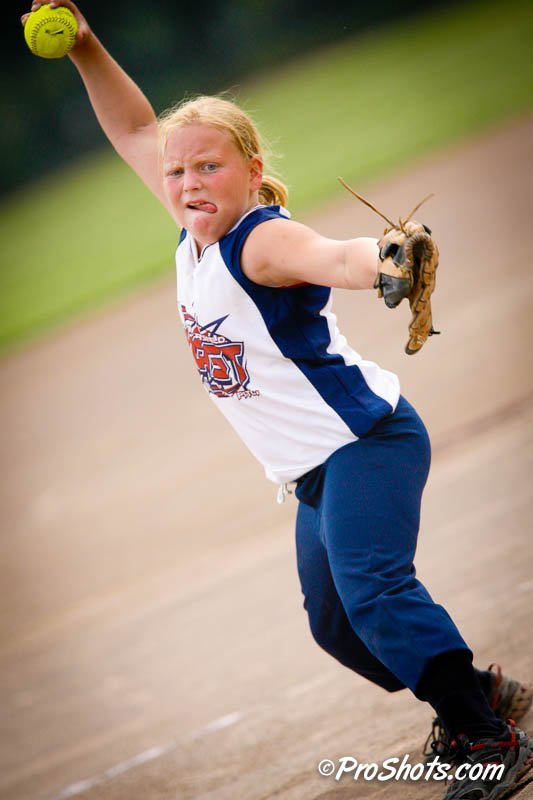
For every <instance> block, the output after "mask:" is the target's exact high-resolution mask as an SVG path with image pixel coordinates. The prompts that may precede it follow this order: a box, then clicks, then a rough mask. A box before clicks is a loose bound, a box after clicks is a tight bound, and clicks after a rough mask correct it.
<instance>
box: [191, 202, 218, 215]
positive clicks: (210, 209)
mask: <svg viewBox="0 0 533 800" xmlns="http://www.w3.org/2000/svg"><path fill="white" fill-rule="evenodd" d="M189 207H190V208H194V209H195V210H196V211H205V212H206V213H207V214H214V213H215V211H216V210H217V207H216V206H215V205H214V203H208V202H205V203H191V204H190V206H189Z"/></svg>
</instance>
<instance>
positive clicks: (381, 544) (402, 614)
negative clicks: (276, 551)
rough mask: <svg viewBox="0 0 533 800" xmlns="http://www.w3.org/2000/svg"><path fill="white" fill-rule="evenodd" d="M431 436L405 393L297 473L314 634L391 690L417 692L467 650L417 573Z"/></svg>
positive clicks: (300, 542)
mask: <svg viewBox="0 0 533 800" xmlns="http://www.w3.org/2000/svg"><path fill="white" fill-rule="evenodd" d="M429 464H430V444H429V437H428V434H427V431H426V429H425V427H424V424H423V422H422V420H421V419H420V417H419V416H418V414H417V413H416V411H415V409H414V408H413V407H412V406H411V405H410V404H409V403H408V402H407V400H405V398H403V397H401V398H400V402H399V404H398V407H397V409H396V411H395V412H394V414H391V415H390V416H388V417H386V418H385V419H383V420H382V421H381V422H379V423H378V424H377V425H376V426H375V427H374V428H373V429H372V431H371V432H370V433H369V434H367V435H366V436H364V437H362V438H360V439H358V440H357V441H354V442H351V443H350V444H347V445H345V446H344V447H342V448H340V449H339V450H337V451H336V452H335V453H333V454H332V455H331V456H330V457H329V458H328V459H327V461H325V462H324V464H322V465H321V466H319V467H317V468H316V469H314V470H311V472H308V473H307V474H306V475H304V476H303V478H301V479H300V480H299V481H298V485H297V488H296V492H295V493H296V496H297V497H298V500H299V501H300V502H299V505H298V515H297V520H296V545H297V559H298V572H299V576H300V582H301V586H302V592H303V594H304V597H305V600H304V607H305V609H306V610H307V612H308V615H309V623H310V627H311V631H312V634H313V636H314V638H315V639H316V641H317V642H318V644H319V645H320V646H321V647H322V648H324V650H326V651H327V652H328V653H330V654H331V655H332V656H334V657H335V658H336V659H337V660H338V661H340V662H341V663H342V664H344V665H345V666H347V667H349V668H350V669H352V670H354V671H355V672H357V673H359V674H360V675H363V676H364V677H365V678H368V679H369V680H371V681H373V682H374V683H376V684H378V685H379V686H382V687H383V688H384V689H387V690H388V691H391V692H392V691H397V690H398V689H402V688H404V687H408V688H409V689H411V690H412V691H415V689H416V686H417V684H418V682H419V680H420V678H421V676H422V673H423V672H424V669H425V667H426V666H427V664H428V663H429V661H431V659H432V658H434V657H435V656H437V655H439V654H441V653H443V652H446V651H449V650H461V649H465V650H468V646H467V645H466V643H465V642H464V640H463V638H462V637H461V635H460V634H459V631H458V630H457V628H456V626H455V624H454V623H453V621H452V620H451V618H450V616H449V615H448V614H447V612H446V611H445V610H444V608H443V607H442V606H440V605H438V604H436V603H435V602H434V601H433V600H432V598H431V597H430V595H429V593H428V592H427V590H426V589H425V588H424V586H423V585H422V584H421V583H420V581H419V580H418V579H417V577H416V572H415V567H414V563H413V559H414V556H415V550H416V543H417V536H418V529H419V523H420V504H421V498H422V491H423V489H424V485H425V483H426V479H427V475H428V472H429Z"/></svg>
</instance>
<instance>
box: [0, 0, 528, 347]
mask: <svg viewBox="0 0 533 800" xmlns="http://www.w3.org/2000/svg"><path fill="white" fill-rule="evenodd" d="M530 9H531V6H530V4H529V3H527V2H524V0H509V2H506V3H505V4H502V3H501V1H500V0H496V2H494V1H493V2H486V3H480V2H475V3H468V4H466V5H462V6H455V7H453V8H451V9H448V10H442V9H441V10H440V11H438V12H433V13H429V14H427V15H426V16H424V17H421V18H418V19H412V20H409V21H407V22H405V23H402V24H400V25H395V26H394V27H389V28H385V29H380V30H377V31H374V32H370V33H367V34H366V35H364V36H360V37H358V38H357V39H354V40H351V41H348V40H345V41H344V42H343V43H342V44H341V45H339V46H337V47H332V48H328V49H326V50H322V51H320V52H317V53H316V54H314V55H313V56H308V57H306V58H304V59H300V60H298V61H296V62H294V63H293V64H288V65H287V64H286V65H282V66H280V67H279V68H278V69H277V70H274V71H270V72H269V74H268V76H263V77H261V78H260V79H257V80H255V81H254V82H251V83H248V84H247V85H245V86H243V87H241V88H240V89H239V90H238V92H237V94H238V99H239V101H241V102H242V103H243V104H244V106H245V107H246V108H247V109H249V110H250V111H251V112H252V114H253V116H254V117H255V119H256V121H257V122H258V123H259V125H260V127H261V129H262V130H263V131H264V133H265V134H266V137H267V138H268V139H269V140H270V141H271V143H272V144H273V147H274V150H275V151H276V152H279V153H281V154H283V157H282V158H280V159H279V160H277V161H276V162H275V166H276V168H277V171H278V172H279V173H280V174H281V175H282V176H283V177H284V179H285V180H286V182H287V183H288V184H289V188H290V194H291V203H290V206H291V210H292V211H293V213H299V212H301V211H302V210H304V209H308V208H310V207H312V206H315V205H317V204H319V203H320V202H322V201H324V200H326V199H328V198H329V197H331V196H332V195H334V194H335V193H340V192H342V191H344V190H342V189H341V188H340V187H339V185H338V183H337V181H336V176H337V175H338V174H342V175H343V177H344V178H345V179H346V180H348V181H349V182H352V183H354V184H360V183H361V182H362V181H365V180H368V179H370V178H375V177H376V176H378V175H382V174H384V173H385V172H386V171H387V170H390V169H391V168H393V167H397V166H399V165H400V164H404V163H406V162H408V161H409V160H410V159H413V158H415V157H417V156H419V155H420V154H422V153H424V152H428V151H430V150H432V149H435V148H437V147H439V146H442V145H444V144H446V143H448V142H450V141H453V140H455V139H458V138H460V137H461V136H463V135H465V134H468V133H470V132H473V131H475V130H478V129H481V128H484V127H487V126H489V125H491V124H493V123H495V122H497V121H498V120H502V119H505V118H508V117H511V116H512V115H514V114H518V113H520V112H521V111H523V110H525V109H526V108H528V107H530V106H531V102H532V99H533V92H532V88H533V67H532V62H531V58H530V56H529V50H530V42H531V38H532V35H531V34H532V15H531V10H530ZM50 68H51V69H53V65H52V66H51V67H50ZM169 100H170V99H169ZM28 102H30V100H29V101H28ZM87 113H88V114H89V113H91V112H90V110H89V108H88V110H87ZM43 146H46V145H45V144H44V143H43ZM430 188H431V187H428V189H430ZM458 191H460V187H458ZM177 236H178V231H177V229H176V227H175V224H174V223H173V222H172V220H171V219H170V217H168V215H167V214H166V213H165V211H164V210H163V209H162V207H160V206H159V204H158V203H157V201H156V200H155V199H154V198H152V196H151V195H150V194H149V192H148V191H147V190H146V189H145V188H144V187H143V186H142V184H141V182H140V181H139V180H138V179H137V178H136V176H135V175H133V174H132V173H130V171H129V170H128V168H127V167H126V166H125V165H123V164H122V162H120V160H119V159H118V158H117V157H116V156H115V155H114V153H112V152H111V151H109V150H108V151H106V152H105V153H103V154H101V155H98V156H93V157H91V158H87V159H84V160H83V161H80V162H78V163H77V164H76V165H74V166H71V167H70V168H68V169H64V170H62V171H61V173H60V174H58V175H53V176H49V177H47V178H46V179H43V180H39V181H36V183H35V185H33V186H31V187H28V188H25V189H24V190H21V191H20V192H19V193H18V194H17V195H15V196H13V197H11V198H10V199H9V201H8V202H5V203H4V204H3V205H2V207H1V214H0V242H1V244H0V264H1V271H0V348H3V349H6V348H7V347H9V346H12V345H13V344H15V343H18V342H22V341H24V340H26V339H28V338H30V337H34V336H35V335H37V334H38V333H39V332H41V331H43V330H46V329H48V328H50V327H51V326H54V325H57V324H58V323H60V322H62V321H63V320H65V319H68V318H70V317H72V316H74V315H75V314H77V313H79V312H81V311H83V310H86V309H88V308H92V307H94V306H96V305H99V304H102V303H103V302H105V301H107V300H108V299H109V298H111V297H114V296H116V295H117V294H120V293H121V292H123V291H124V290H126V289H128V288H131V287H134V286H138V285H140V284H142V283H145V282H148V281H150V280H152V279H153V278H154V277H156V276H158V275H163V274H168V273H169V272H170V271H172V269H173V257H172V256H173V250H174V247H175V244H176V242H177Z"/></svg>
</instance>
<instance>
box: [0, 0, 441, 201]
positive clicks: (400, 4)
mask: <svg viewBox="0 0 533 800" xmlns="http://www.w3.org/2000/svg"><path fill="white" fill-rule="evenodd" d="M455 4H456V3H453V2H451V0H431V2H423V0H410V1H409V2H406V0H397V2H393V0H381V1H380V2H379V3H371V2H359V1H357V2H354V1H353V0H351V2H350V0H336V2H333V3H325V2H323V0H292V1H291V2H282V0H270V1H269V2H263V1H262V0H241V2H237V1H236V0H204V2H183V3H175V2H170V0H153V1H152V2H149V3H148V2H146V1H145V2H142V3H141V2H139V1H138V0H128V2H125V0H115V2H112V3H106V2H103V3H98V4H90V3H85V4H84V5H81V6H80V8H81V10H82V12H83V13H84V14H85V16H86V17H87V18H88V20H89V22H90V24H91V26H92V27H93V29H94V31H95V32H96V34H97V35H98V36H99V37H100V39H101V40H102V41H103V42H104V44H105V45H106V46H107V47H108V49H109V50H110V51H111V52H112V54H113V55H114V56H115V58H116V59H117V60H118V61H119V62H120V63H121V64H122V65H123V66H124V68H125V69H126V71H128V72H129V73H130V74H131V75H132V77H133V78H134V80H136V81H137V82H138V83H139V85H140V86H141V87H142V88H143V90H144V91H145V92H146V94H147V95H148V97H149V98H150V100H151V102H152V103H153V105H154V107H155V109H156V111H157V112H158V113H159V112H160V111H162V110H163V109H164V108H165V107H167V106H169V105H172V104H173V103H174V102H176V101H177V100H179V99H181V97H183V96H184V95H185V94H188V93H197V92H207V93H211V92H215V91H220V90H222V89H225V88H229V87H233V86H236V85H239V84H240V83H241V82H242V81H243V80H245V79H246V78H248V77H249V75H250V74H252V73H257V72H261V71H263V72H264V71H268V68H269V66H276V67H278V66H279V64H280V62H283V61H287V60H290V59H291V58H292V57H296V56H297V55H298V54H300V53H303V52H305V51H309V50H312V49H313V48H314V47H315V46H318V45H322V44H326V43H331V42H336V41H340V40H341V39H344V38H345V37H348V36H353V35H354V34H356V33H358V32H360V31H363V30H365V29H368V28H370V27H375V26H379V25H380V24H382V23H384V22H388V21H391V20H394V19H406V18H408V17H411V16H414V15H416V14H417V13H419V12H421V11H426V10H427V9H429V8H436V7H439V6H452V5H455ZM29 6H30V3H28V4H27V5H20V7H19V11H20V14H22V13H24V12H25V11H28V10H29ZM6 39H7V41H6V44H7V49H8V62H7V63H8V70H3V71H2V73H1V76H0V86H1V97H2V110H3V121H4V124H3V126H1V128H0V145H1V148H2V150H1V151H2V152H3V153H4V154H7V157H4V158H3V159H2V163H1V167H0V170H1V172H0V187H1V189H0V191H1V193H2V194H6V193H7V192H10V191H12V190H14V189H16V188H20V187H21V186H23V185H24V184H25V183H26V182H28V181H29V180H30V179H31V180H34V179H35V178H36V177H40V176H42V175H44V174H46V173H48V172H53V171H54V170H55V169H56V168H57V167H58V166H60V165H62V164H65V163H66V162H69V161H70V162H71V161H73V160H75V159H76V158H77V157H78V156H80V155H83V154H85V153H87V152H89V151H91V150H94V149H95V148H97V147H98V146H100V145H101V144H102V143H103V141H104V138H103V134H102V133H101V131H100V129H99V127H98V125H97V123H96V120H95V119H94V117H93V115H92V114H91V113H90V111H88V102H87V99H86V96H85V92H84V89H83V86H82V84H81V81H80V80H79V77H78V75H77V73H76V71H75V69H74V68H73V67H72V65H71V64H70V63H69V62H68V59H64V60H62V61H55V62H50V61H46V60H44V59H39V58H35V56H32V55H31V53H30V51H29V50H28V48H27V47H26V44H25V42H24V38H23V33H22V28H21V27H20V28H19V30H18V32H16V33H15V34H14V35H10V36H9V37H6ZM44 143H46V146H44Z"/></svg>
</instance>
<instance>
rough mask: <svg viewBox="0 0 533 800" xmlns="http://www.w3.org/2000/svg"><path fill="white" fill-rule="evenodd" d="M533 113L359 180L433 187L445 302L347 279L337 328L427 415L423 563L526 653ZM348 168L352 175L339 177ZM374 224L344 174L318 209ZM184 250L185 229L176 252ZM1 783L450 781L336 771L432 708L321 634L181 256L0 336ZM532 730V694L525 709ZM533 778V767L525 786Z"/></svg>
mask: <svg viewBox="0 0 533 800" xmlns="http://www.w3.org/2000/svg"><path fill="white" fill-rule="evenodd" d="M532 134H533V118H531V117H530V118H527V119H525V118H522V119H519V120H516V121H514V122H512V123H510V124H507V125H506V126H504V127H500V128H498V129H495V130H493V131H491V132H490V133H487V134H485V135H483V136H479V137H477V138H475V139H471V140H469V141H468V142H465V143H463V144H461V145H460V146H456V147H453V148H450V149H449V150H448V151H446V152H443V153H440V154H439V155H438V156H436V157H433V158H427V159H426V160H423V161H421V162H420V163H418V164H417V166H416V168H414V169H410V170H405V171H403V172H401V173H399V174H397V175H395V176H394V177H393V178H391V179H389V180H387V182H386V183H385V182H383V183H380V184H377V185H373V186H367V187H359V188H360V189H361V190H362V191H363V192H364V193H366V194H368V196H369V197H370V199H372V201H373V202H374V203H376V204H377V205H378V207H380V208H382V209H383V211H384V212H385V213H386V214H387V215H394V216H397V215H398V214H399V213H400V212H402V213H405V212H406V211H407V210H409V208H411V207H412V206H413V205H414V204H415V202H416V201H418V200H419V199H420V198H421V197H422V196H424V195H425V194H426V193H427V192H428V191H434V192H435V197H434V198H433V199H432V200H431V201H430V203H428V205H427V207H426V208H425V209H424V214H423V215H422V218H423V219H424V220H427V221H429V222H430V224H431V225H432V227H433V229H434V231H435V234H436V236H437V239H438V241H439V244H440V247H441V267H440V270H439V276H438V293H437V297H436V300H435V303H434V320H435V325H436V327H437V328H438V329H440V330H442V331H443V333H442V335H441V336H440V337H434V338H433V339H431V340H429V342H428V343H427V345H426V346H425V348H424V350H423V351H422V352H421V353H420V354H419V355H417V356H416V357H407V356H405V355H404V354H403V343H404V341H405V338H406V335H405V329H406V320H407V309H404V308H403V306H402V307H400V308H399V309H397V310H396V311H395V312H391V311H389V310H387V309H385V308H384V307H383V306H382V305H381V304H378V303H377V302H376V300H375V299H374V297H373V295H372V294H371V293H348V292H337V296H336V310H337V313H338V316H339V319H340V323H341V328H342V329H343V331H344V332H345V333H346V335H347V337H348V339H349V340H350V342H351V343H352V344H353V346H354V347H355V348H356V349H357V350H358V351H359V352H362V353H363V354H364V355H365V357H367V358H371V359H374V360H377V361H378V362H380V363H381V364H382V365H383V366H385V367H387V368H389V369H392V370H395V371H397V372H398V373H399V374H400V378H401V380H402V387H403V391H404V394H406V396H407V397H408V398H409V399H410V400H411V402H413V403H414V404H415V405H416V406H417V408H418V409H419V411H420V412H421V414H422V416H423V418H424V419H425V421H426V424H427V426H428V428H429V431H430V434H431V437H432V441H433V448H434V460H433V467H432V472H431V476H430V480H429V484H428V487H427V490H426V495H425V501H424V509H423V520H422V533H421V540H420V548H419V554H418V558H417V566H418V573H419V576H420V577H421V578H422V580H423V581H424V582H425V583H426V584H427V586H428V588H429V589H430V591H431V592H432V594H433V595H434V597H435V598H436V599H437V600H439V601H441V602H444V603H445V604H446V606H447V608H448V609H449V610H450V612H451V613H452V615H453V616H454V617H455V619H456V620H457V622H458V623H459V626H460V628H461V630H462V632H463V633H464V635H465V637H466V638H467V640H468V641H469V642H470V644H471V646H472V647H473V649H474V650H475V652H476V657H477V659H476V660H477V663H478V664H479V665H480V666H486V665H487V664H488V663H490V662H491V661H500V662H502V663H503V665H504V667H505V669H506V671H508V672H511V673H512V674H516V675H517V676H519V677H523V678H527V677H529V678H533V663H532V662H533V659H532V648H531V635H530V634H531V606H532V598H533V576H532V573H531V511H532V509H531V488H530V481H531V477H530V476H531V474H532V470H533V463H532V462H533V457H532V453H533V441H532V439H533V426H532V422H533V373H532V369H531V357H530V352H531V345H530V342H531V338H532V334H533V325H532V316H533V314H532V310H531V309H532V308H533V304H532V288H533V282H532V280H531V269H532V267H531V257H530V254H529V239H530V234H529V230H530V226H531V223H530V214H531V212H530V209H531V200H532V189H531V186H532V176H531V171H530V170H529V172H528V170H527V167H526V165H527V164H528V157H529V151H528V148H529V142H530V141H531V136H532ZM346 177H348V176H346ZM308 221H310V222H312V223H313V224H314V225H315V226H316V227H317V228H318V229H319V230H321V231H322V232H323V233H325V234H328V235H331V236H339V237H347V236H350V235H365V234H366V235H378V234H379V233H380V232H381V229H382V225H381V222H380V220H379V218H378V217H376V216H374V215H373V214H372V212H370V211H369V210H368V209H366V208H364V207H363V206H361V205H359V204H357V202H356V201H355V200H353V199H352V198H350V197H344V196H340V198H339V201H338V202H337V203H335V204H332V205H331V206H330V207H328V208H326V209H324V210H323V211H322V212H321V213H320V214H318V215H316V216H314V217H313V219H309V220H308ZM169 257H170V258H171V254H170V256H169ZM0 373H1V381H2V394H1V397H0V418H1V421H2V428H3V432H2V439H3V445H2V459H3V467H4V469H3V482H2V489H1V495H0V504H1V505H0V509H1V516H2V523H3V524H2V528H3V536H2V540H1V547H2V558H1V562H0V563H1V567H0V568H1V572H0V576H1V581H2V596H3V604H2V612H1V634H0V684H1V687H2V688H1V692H2V707H3V714H2V720H1V723H0V724H1V731H2V732H1V741H2V755H1V757H0V759H1V761H0V766H1V769H0V797H1V798H6V800H7V799H8V798H9V800H66V798H70V797H76V798H84V800H171V799H172V800H178V798H179V800H192V798H194V800H234V798H243V799H244V800H266V799H267V798H276V800H319V799H320V800H326V799H327V800H348V798H352V797H358V798H363V799H366V798H368V800H378V798H379V799H380V800H381V799H382V798H385V797H388V798H391V797H392V798H395V799H396V798H398V800H412V799H414V798H417V799H418V798H420V800H434V799H436V798H439V797H440V796H441V794H442V791H443V790H442V784H440V783H435V782H430V783H427V782H424V781H420V782H416V783H406V782H396V783H394V785H391V783H380V782H378V781H368V782H365V781H362V780H359V781H357V783H356V782H354V781H353V780H351V779H350V777H345V778H344V779H342V780H340V781H335V780H334V779H333V778H331V777H330V778H326V777H321V776H320V775H319V774H318V772H317V764H318V763H319V762H320V761H321V760H322V759H326V758H328V759H331V760H333V761H334V762H335V763H336V762H337V759H339V758H340V757H342V756H347V755H349V756H354V757H356V758H357V759H358V760H359V761H360V762H363V761H364V762H381V761H382V760H383V759H385V758H388V757H392V756H398V757H400V758H401V757H403V755H404V754H407V753H408V754H409V755H410V761H411V763H413V764H414V763H417V762H419V761H420V758H421V757H420V750H421V747H422V744H423V742H424V739H425V737H426V735H427V733H428V728H429V723H430V720H431V710H430V709H429V707H428V706H424V705H422V704H420V703H417V702H416V701H414V700H413V699H412V697H411V696H410V695H409V694H408V693H407V692H403V693H399V694H395V695H387V694H385V693H384V692H382V691H381V690H379V689H378V688H377V687H374V686H371V685H370V684H367V683H365V682H364V681H363V680H362V679H361V678H359V677H358V676H355V675H352V674H351V673H349V672H348V671H347V670H345V669H344V668H342V667H341V666H339V665H338V664H337V663H336V662H334V661H333V660H332V659H331V658H329V657H328V656H327V655H326V654H324V653H322V652H321V651H320V650H319V649H318V648H317V647H316V645H315V644H314V643H313V642H312V640H311V636H310V634H309V632H308V629H307V621H306V618H305V614H304V612H303V610H302V607H301V595H300V590H299V585H298V580H297V575H296V568H295V564H294V544H293V534H292V528H293V518H294V513H295V503H294V500H293V499H289V500H288V501H287V502H286V503H285V504H284V506H281V507H280V506H278V505H277V504H276V502H275V494H276V491H275V487H274V486H273V484H269V483H268V482H266V481H265V480H264V478H263V475H262V471H261V468H260V467H259V466H258V465H257V464H256V462H255V461H254V459H253V458H252V457H251V456H250V455H249V454H248V453H247V452H246V451H245V450H244V448H243V446H242V445H241V444H240V442H239V441H238V440H237V437H236V436H235V435H234V434H233V432H232V431H231V430H230V429H229V427H228V426H227V424H226V423H225V422H224V420H223V419H222V418H219V415H218V413H217V412H216V409H215V408H214V407H212V404H211V403H209V402H208V400H207V398H205V397H204V391H203V389H202V388H201V386H200V384H199V381H198V379H197V376H196V374H195V369H194V366H193V363H192V361H191V359H190V355H189V354H188V352H187V350H186V344H185V338H184V336H183V333H182V331H181V330H180V328H179V324H178V321H177V318H176V310H175V299H174V285H173V283H172V282H169V281H165V282H163V283H160V284H159V285H155V286H153V287H152V288H150V289H149V290H147V291H145V292H143V293H142V294H139V295H136V296H133V297H130V298H128V299H127V300H124V301H122V302H121V303H119V304H117V305H116V306H114V307H113V308H112V309H111V310H108V311H106V312H105V313H100V314H96V315H93V316H92V317H91V318H90V319H87V320H85V321H82V322H80V323H78V324H76V325H73V326H71V327H70V328H68V329H65V330H63V331H62V332H60V333H57V334H54V335H51V336H49V337H47V338H46V339H45V340H43V341H42V342H40V343H38V344H36V345H34V346H32V347H29V348H27V349H25V350H23V351H21V352H18V353H16V354H14V355H13V356H11V357H7V358H5V359H4V360H3V361H2V362H0ZM525 727H529V728H530V729H532V728H533V715H531V714H530V715H529V716H528V718H526V721H525ZM526 798H533V785H530V786H529V787H527V788H525V789H524V790H523V791H522V792H521V794H520V800H526Z"/></svg>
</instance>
